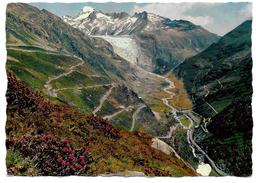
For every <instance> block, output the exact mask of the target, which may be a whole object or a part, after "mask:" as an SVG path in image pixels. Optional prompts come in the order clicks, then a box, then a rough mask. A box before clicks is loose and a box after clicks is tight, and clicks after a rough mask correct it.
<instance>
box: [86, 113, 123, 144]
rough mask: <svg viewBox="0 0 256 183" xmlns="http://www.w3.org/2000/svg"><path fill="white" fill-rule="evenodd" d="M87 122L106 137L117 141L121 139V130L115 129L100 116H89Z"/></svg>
mask: <svg viewBox="0 0 256 183" xmlns="http://www.w3.org/2000/svg"><path fill="white" fill-rule="evenodd" d="M86 121H87V122H88V123H89V124H90V125H92V126H93V128H94V129H98V130H100V131H101V132H102V133H103V134H104V135H105V136H106V137H108V138H110V139H112V140H116V139H119V138H120V130H118V129H116V128H113V126H112V125H111V124H109V123H108V122H107V120H105V119H103V118H102V117H99V116H94V115H92V116H89V117H87V119H86Z"/></svg>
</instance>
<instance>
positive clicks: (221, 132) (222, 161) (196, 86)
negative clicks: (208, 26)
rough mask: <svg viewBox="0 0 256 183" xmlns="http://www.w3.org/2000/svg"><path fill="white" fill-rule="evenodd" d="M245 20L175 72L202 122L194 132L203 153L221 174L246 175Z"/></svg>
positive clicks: (248, 31) (248, 97)
mask: <svg viewBox="0 0 256 183" xmlns="http://www.w3.org/2000/svg"><path fill="white" fill-rule="evenodd" d="M251 26H252V21H251V20H248V21H245V22H244V23H242V24H241V25H239V26H238V27H236V28H235V29H234V30H232V31H231V32H229V33H227V34H226V35H225V36H223V37H222V38H221V39H220V40H219V41H218V42H217V43H214V44H212V45H211V46H210V47H208V48H207V49H206V50H204V51H203V52H201V53H200V54H198V55H196V56H194V57H191V58H188V59H186V60H185V61H184V62H183V63H182V64H180V66H179V67H177V68H176V69H175V70H174V72H175V74H176V75H177V76H178V77H179V78H181V79H182V80H183V81H184V84H185V87H186V90H187V91H188V94H189V95H190V97H191V99H192V100H193V105H194V111H195V112H197V113H199V114H200V115H202V116H203V117H204V118H205V120H204V123H203V124H202V128H203V129H204V131H206V132H204V131H203V130H202V128H201V129H199V128H198V129H197V131H195V135H196V139H197V142H198V144H200V146H201V147H203V149H205V151H206V152H207V154H208V155H209V156H210V157H211V158H212V159H213V160H214V161H215V163H217V166H218V167H220V168H222V170H224V171H225V172H226V173H228V174H230V175H237V176H241V175H242V176H248V175H251V171H252V170H251V166H252V162H251V161H252V160H251V152H252V147H251V146H252V145H251V138H252V126H253V122H252V114H251V112H252V111H251V110H252V109H251V97H252V86H251V82H252V74H251V69H252V58H251Z"/></svg>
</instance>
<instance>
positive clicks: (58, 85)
mask: <svg viewBox="0 0 256 183" xmlns="http://www.w3.org/2000/svg"><path fill="white" fill-rule="evenodd" d="M6 13H7V16H6V17H7V18H6V40H7V42H6V47H7V62H6V69H7V75H8V90H7V93H6V97H7V102H8V106H7V122H6V134H7V140H6V146H7V157H6V164H7V171H8V174H10V175H94V176H95V175H109V174H115V175H119V174H125V175H126V172H127V171H128V172H129V173H130V174H131V175H148V176H154V175H159V176H183V175H191V176H193V175H197V173H196V172H195V170H194V169H193V168H192V167H191V166H190V165H188V164H187V163H186V162H185V161H184V160H183V159H181V158H180V157H179V156H178V155H177V154H176V152H175V151H174V150H173V149H172V148H171V147H170V146H168V145H167V144H165V143H163V142H161V141H160V140H157V141H156V140H155V136H157V135H158V134H161V133H165V130H166V131H168V127H167V126H166V125H168V123H166V121H164V120H163V119H161V120H157V119H156V117H155V114H154V113H153V112H155V111H152V109H151V106H153V105H156V102H158V103H159V104H161V105H164V104H162V102H161V100H160V99H161V98H162V97H163V96H164V94H163V91H162V84H163V83H164V80H165V78H163V77H160V76H158V75H155V74H152V73H149V72H146V71H145V70H143V69H141V68H137V67H134V66H133V65H131V64H130V63H129V62H128V61H126V60H124V59H123V58H121V57H120V56H118V55H117V54H116V53H115V52H114V51H113V49H112V46H111V45H110V44H109V43H108V42H107V41H104V40H103V39H101V38H95V37H89V36H88V35H86V34H84V33H83V32H81V31H79V30H77V29H75V28H73V27H72V26H70V25H69V24H67V23H65V22H64V21H63V20H62V19H61V18H59V17H57V16H55V15H54V14H52V13H50V12H48V11H46V10H39V9H37V8H35V7H32V6H30V5H27V4H23V3H11V4H8V6H7V12H6ZM138 86H139V87H138ZM145 89H146V90H148V91H150V92H145V91H143V93H142V91H141V90H145ZM165 95H167V94H165ZM152 98H153V99H152ZM151 99H152V100H151ZM149 101H151V103H149ZM161 105H159V106H160V107H161ZM159 106H155V108H153V109H154V110H157V108H158V107H159ZM161 115H164V112H163V114H162V113H161ZM145 132H146V133H147V134H146V133H145ZM158 143H160V145H158Z"/></svg>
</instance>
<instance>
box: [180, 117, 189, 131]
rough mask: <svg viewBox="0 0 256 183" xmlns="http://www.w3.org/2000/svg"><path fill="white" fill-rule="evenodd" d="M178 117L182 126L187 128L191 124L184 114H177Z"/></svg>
mask: <svg viewBox="0 0 256 183" xmlns="http://www.w3.org/2000/svg"><path fill="white" fill-rule="evenodd" d="M179 119H180V122H181V123H182V125H183V126H185V127H186V128H189V126H190V125H191V121H190V120H189V119H188V118H187V117H186V116H184V115H179Z"/></svg>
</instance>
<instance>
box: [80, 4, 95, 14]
mask: <svg viewBox="0 0 256 183" xmlns="http://www.w3.org/2000/svg"><path fill="white" fill-rule="evenodd" d="M82 11H83V12H84V13H92V12H93V11H94V9H93V8H92V7H90V6H85V7H83V9H82Z"/></svg>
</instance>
